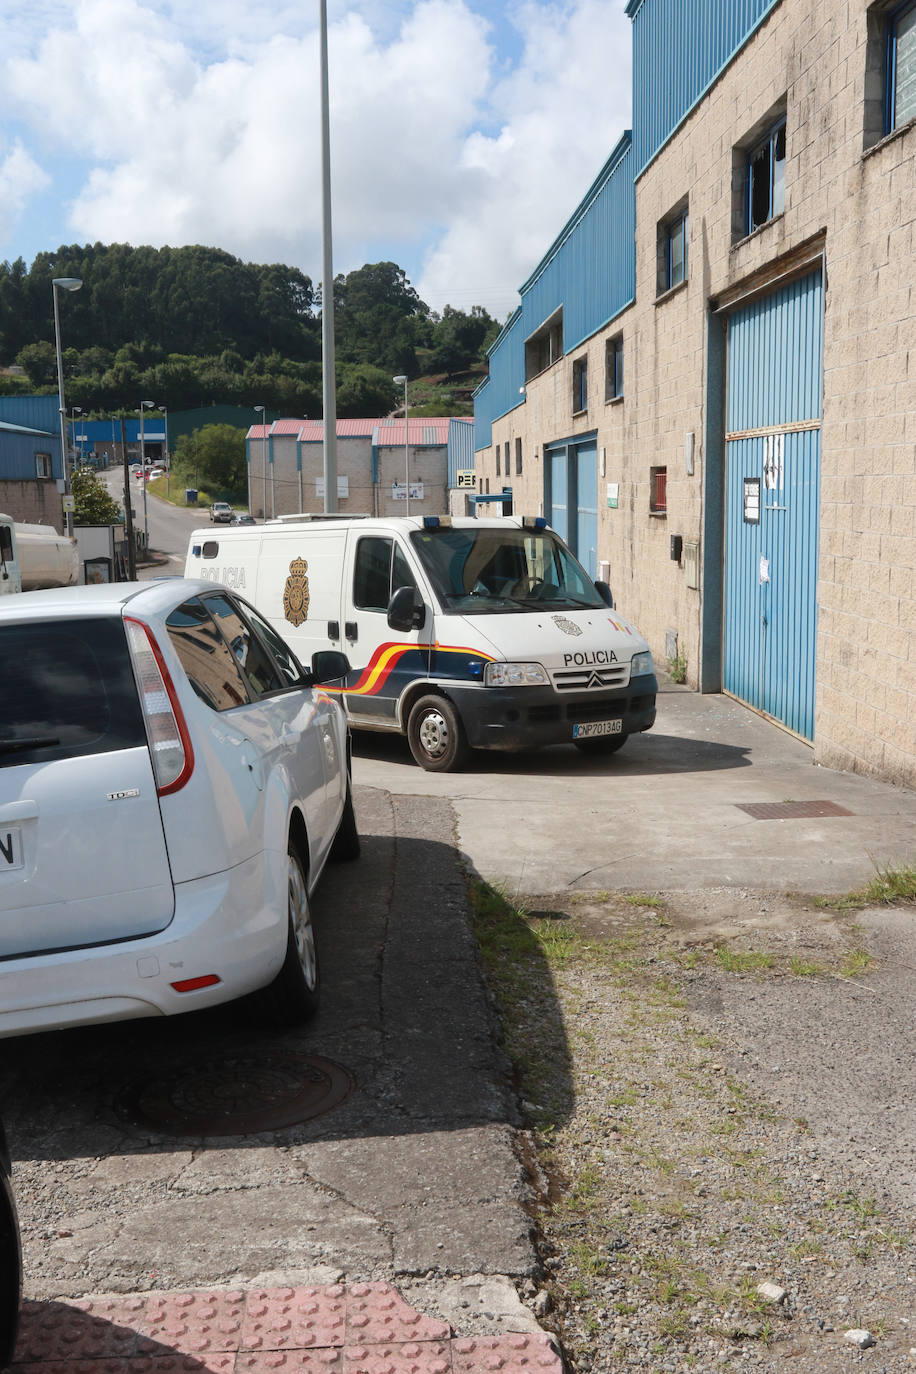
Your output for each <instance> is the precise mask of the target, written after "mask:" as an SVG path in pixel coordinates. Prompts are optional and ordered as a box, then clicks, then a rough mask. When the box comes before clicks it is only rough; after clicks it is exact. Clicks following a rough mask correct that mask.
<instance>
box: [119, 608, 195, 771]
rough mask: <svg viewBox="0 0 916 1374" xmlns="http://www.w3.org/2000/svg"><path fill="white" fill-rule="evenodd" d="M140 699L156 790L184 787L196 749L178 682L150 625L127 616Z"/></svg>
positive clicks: (125, 622)
mask: <svg viewBox="0 0 916 1374" xmlns="http://www.w3.org/2000/svg"><path fill="white" fill-rule="evenodd" d="M124 626H125V629H126V630H127V642H128V644H129V645H130V652H131V657H132V658H133V662H134V671H135V673H136V675H137V682H138V684H139V686H140V701H141V703H142V705H143V716H144V719H145V721H146V733H147V735H148V737H149V746H150V753H151V755H152V758H153V771H154V773H155V775H156V790H157V791H158V793H159V795H160V797H164V796H167V795H168V793H169V792H177V791H178V789H179V788H180V787H184V785H185V783H186V782H187V780H188V778H189V777H190V776H191V773H192V771H193V769H194V751H193V749H192V748H191V737H190V735H189V734H188V727H187V726H186V725H185V720H184V716H183V715H182V711H181V707H180V705H179V704H178V697H177V694H176V692H175V684H174V683H173V682H172V678H171V675H170V674H169V670H168V668H167V667H166V666H165V662H164V660H163V658H162V654H161V653H160V650H159V646H158V644H157V643H156V640H155V639H154V637H153V633H152V631H151V630H150V628H149V626H148V625H144V624H143V622H142V621H141V620H132V619H131V618H130V617H129V616H125V617H124Z"/></svg>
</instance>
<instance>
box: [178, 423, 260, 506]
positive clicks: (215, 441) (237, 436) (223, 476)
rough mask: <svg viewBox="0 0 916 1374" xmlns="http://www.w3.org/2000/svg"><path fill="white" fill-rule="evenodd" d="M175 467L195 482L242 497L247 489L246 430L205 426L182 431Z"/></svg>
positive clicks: (231, 426)
mask: <svg viewBox="0 0 916 1374" xmlns="http://www.w3.org/2000/svg"><path fill="white" fill-rule="evenodd" d="M175 466H176V467H177V468H178V469H179V470H180V471H181V472H182V473H184V474H186V475H187V476H188V477H193V479H194V481H193V483H192V485H194V486H202V487H206V488H208V489H210V490H214V491H220V492H228V493H230V494H232V495H235V496H241V495H242V494H243V493H244V490H245V431H244V430H243V429H236V427H235V425H204V427H203V429H195V430H194V431H193V432H192V433H191V434H182V435H181V437H180V438H179V440H178V444H177V446H176V448H175Z"/></svg>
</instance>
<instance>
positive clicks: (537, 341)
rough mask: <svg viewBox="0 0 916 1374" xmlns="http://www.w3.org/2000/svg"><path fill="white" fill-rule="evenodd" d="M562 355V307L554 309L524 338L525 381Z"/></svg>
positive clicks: (551, 364) (549, 365) (550, 365)
mask: <svg viewBox="0 0 916 1374" xmlns="http://www.w3.org/2000/svg"><path fill="white" fill-rule="evenodd" d="M562 356H563V309H562V307H561V308H560V309H559V310H556V311H554V313H553V314H552V315H551V316H550V318H549V319H548V320H545V321H544V323H543V324H542V325H541V326H540V328H539V329H536V330H535V331H534V333H533V334H532V335H531V336H530V338H528V339H526V340H525V381H526V382H527V381H530V380H531V378H532V377H536V376H537V375H538V373H539V372H543V371H545V369H546V368H548V367H552V366H553V364H554V363H555V362H556V361H557V359H558V358H561V357H562Z"/></svg>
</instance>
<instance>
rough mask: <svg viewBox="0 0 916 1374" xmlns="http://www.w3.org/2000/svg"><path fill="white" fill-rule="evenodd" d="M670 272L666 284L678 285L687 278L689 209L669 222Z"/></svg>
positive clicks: (668, 257) (669, 285) (668, 286)
mask: <svg viewBox="0 0 916 1374" xmlns="http://www.w3.org/2000/svg"><path fill="white" fill-rule="evenodd" d="M667 245H668V253H667V259H668V273H667V281H666V286H667V288H668V290H670V289H671V287H672V286H678V285H679V284H680V283H681V282H682V281H686V280H687V211H686V210H685V211H684V212H683V214H680V215H678V216H677V218H676V219H674V220H671V221H670V223H669V224H668V233H667Z"/></svg>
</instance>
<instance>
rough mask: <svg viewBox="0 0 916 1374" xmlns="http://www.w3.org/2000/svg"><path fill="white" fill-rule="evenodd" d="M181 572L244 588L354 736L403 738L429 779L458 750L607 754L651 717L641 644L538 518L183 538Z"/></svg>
mask: <svg viewBox="0 0 916 1374" xmlns="http://www.w3.org/2000/svg"><path fill="white" fill-rule="evenodd" d="M185 573H186V576H188V577H202V578H209V579H211V580H212V581H214V582H221V583H223V584H224V585H226V586H228V587H232V588H234V589H236V590H238V591H241V592H244V594H245V596H246V597H247V598H248V600H250V601H252V602H253V603H254V605H255V606H257V607H258V609H259V610H260V611H261V613H262V614H263V615H264V616H266V617H267V619H268V620H269V621H271V623H272V624H273V625H274V626H275V627H276V629H277V630H278V631H279V632H280V633H281V634H282V635H283V637H284V638H285V639H286V640H287V641H288V643H289V644H290V645H291V646H292V647H293V649H294V650H295V652H296V653H297V655H298V656H299V658H300V660H301V661H302V662H303V663H305V664H310V663H311V664H312V666H313V667H315V668H316V670H318V671H319V672H320V677H321V680H322V682H323V683H325V684H326V683H327V681H328V678H329V676H333V677H335V678H336V684H335V689H336V690H339V692H340V698H341V700H342V701H343V703H344V705H345V707H346V711H347V715H348V718H349V721H350V725H351V726H352V727H353V728H354V729H359V730H392V731H398V732H399V733H401V734H406V736H407V739H408V741H409V744H410V749H411V753H412V754H413V756H414V758H415V759H416V761H417V763H419V764H420V766H421V767H422V768H426V769H430V770H432V771H434V772H447V771H450V770H452V769H457V768H460V767H461V765H462V763H463V762H464V759H465V757H466V754H467V750H468V749H469V748H484V749H522V748H529V747H532V746H535V745H543V744H559V743H562V742H569V743H571V744H574V745H576V746H577V747H578V748H579V749H581V750H584V751H587V752H595V753H613V752H615V751H616V750H618V749H619V748H620V747H621V746H622V745H623V744H625V743H626V741H627V739H628V737H629V736H630V735H632V734H635V733H636V732H637V731H640V730H648V729H649V728H650V727H651V726H652V725H653V723H654V721H655V696H656V692H657V690H658V684H657V682H656V678H655V668H654V665H653V662H652V654H651V653H650V651H649V646H648V644H647V643H646V641H645V640H644V639H643V638H642V636H641V635H640V633H639V631H638V630H637V629H636V628H635V626H633V625H631V624H630V622H629V621H628V620H626V619H625V618H624V617H623V616H622V615H620V614H619V613H618V612H617V611H616V610H615V608H614V602H613V598H612V596H611V593H610V589H609V588H608V586H607V584H606V583H603V582H592V581H591V579H590V578H589V576H588V574H587V573H586V571H585V569H584V568H583V567H582V566H581V564H579V563H578V562H577V561H576V559H575V558H574V557H573V555H572V553H571V552H570V550H569V549H568V548H567V547H566V545H565V544H564V542H563V540H562V539H560V538H559V536H558V535H557V534H556V533H554V531H553V530H551V529H550V528H549V527H548V526H547V523H546V521H545V520H543V519H542V518H540V517H538V518H534V517H523V516H508V517H504V518H500V519H489V520H488V519H481V520H477V519H472V518H458V517H455V518H452V517H449V516H444V515H442V516H398V517H391V518H384V517H381V518H380V517H375V516H364V517H360V516H349V515H348V516H341V515H324V516H322V515H312V516H308V515H297V516H282V517H280V518H279V519H277V520H271V521H268V522H267V523H266V524H263V525H256V526H253V527H241V528H232V529H226V530H222V529H221V530H219V531H215V530H196V531H195V532H194V533H193V534H192V535H191V539H190V544H189V547H188V556H187V562H186V565H185ZM332 653H333V654H334V657H333V658H331V657H329V654H332ZM316 654H320V655H321V658H320V659H317V660H316V659H314V657H313V656H314V655H316ZM335 664H336V666H337V669H338V672H337V673H336V674H335V673H334V672H333V667H334V665H335ZM351 665H352V666H351Z"/></svg>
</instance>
